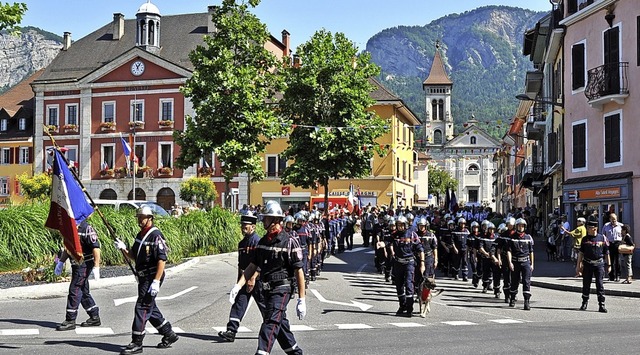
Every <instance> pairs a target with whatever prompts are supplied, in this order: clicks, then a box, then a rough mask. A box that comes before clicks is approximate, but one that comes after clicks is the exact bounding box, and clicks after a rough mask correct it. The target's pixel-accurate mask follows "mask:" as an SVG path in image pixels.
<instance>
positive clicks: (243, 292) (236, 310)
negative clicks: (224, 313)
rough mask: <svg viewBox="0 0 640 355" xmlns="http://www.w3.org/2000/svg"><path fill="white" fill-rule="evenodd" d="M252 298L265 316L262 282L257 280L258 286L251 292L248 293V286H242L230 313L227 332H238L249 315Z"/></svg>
mask: <svg viewBox="0 0 640 355" xmlns="http://www.w3.org/2000/svg"><path fill="white" fill-rule="evenodd" d="M251 297H253V300H254V301H255V302H256V305H257V306H258V310H259V311H260V314H264V299H262V282H260V281H259V280H256V284H255V286H254V287H253V290H251V292H248V291H247V285H244V286H242V288H241V289H240V291H239V292H238V295H237V296H236V299H235V301H234V302H233V305H232V306H231V311H230V312H229V322H228V323H227V330H229V331H232V332H234V333H237V332H238V328H239V327H240V322H241V321H242V318H244V315H245V314H246V313H247V308H248V307H249V301H250V300H251Z"/></svg>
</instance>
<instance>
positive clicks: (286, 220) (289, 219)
mask: <svg viewBox="0 0 640 355" xmlns="http://www.w3.org/2000/svg"><path fill="white" fill-rule="evenodd" d="M287 223H295V220H294V219H293V217H292V216H291V215H290V214H288V215H286V217H284V224H287Z"/></svg>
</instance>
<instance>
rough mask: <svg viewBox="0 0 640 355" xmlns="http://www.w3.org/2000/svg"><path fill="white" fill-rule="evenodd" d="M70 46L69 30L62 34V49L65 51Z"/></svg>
mask: <svg viewBox="0 0 640 355" xmlns="http://www.w3.org/2000/svg"><path fill="white" fill-rule="evenodd" d="M69 47H71V32H65V33H64V35H63V36H62V50H63V51H66V50H67V49H69Z"/></svg>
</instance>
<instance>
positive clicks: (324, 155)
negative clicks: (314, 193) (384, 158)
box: [279, 30, 388, 193]
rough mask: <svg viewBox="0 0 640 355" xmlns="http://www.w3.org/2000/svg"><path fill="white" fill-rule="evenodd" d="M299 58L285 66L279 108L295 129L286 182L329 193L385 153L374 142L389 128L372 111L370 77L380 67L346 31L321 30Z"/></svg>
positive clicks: (364, 172)
mask: <svg viewBox="0 0 640 355" xmlns="http://www.w3.org/2000/svg"><path fill="white" fill-rule="evenodd" d="M297 54H298V55H299V56H300V61H301V65H299V66H293V67H289V68H286V70H285V82H286V89H285V92H284V97H283V99H282V100H281V101H280V104H279V109H280V113H281V115H282V116H283V117H284V118H285V119H286V120H290V121H291V122H293V126H292V127H294V128H293V131H292V132H291V134H290V136H289V142H288V143H289V146H288V148H287V149H286V150H285V151H284V153H283V156H284V158H286V159H288V160H293V163H292V164H291V165H289V166H288V167H287V168H286V169H285V170H284V172H283V175H282V181H283V183H284V184H289V183H290V184H293V185H295V186H299V187H303V188H311V187H314V186H316V184H320V185H322V186H324V187H325V193H327V192H328V188H327V187H328V183H329V180H330V179H339V178H359V177H362V176H365V175H368V174H370V163H369V162H370V159H371V158H372V156H373V153H374V150H376V149H377V150H378V152H379V153H382V152H381V151H380V148H379V145H378V144H376V139H378V138H379V137H381V136H382V135H383V134H384V133H385V132H386V131H387V130H388V125H387V122H385V121H384V120H383V119H381V118H379V117H378V116H377V115H376V114H375V113H374V112H372V111H369V110H368V108H370V107H371V106H372V105H373V104H374V103H375V101H374V100H373V99H371V97H370V93H371V92H372V90H373V89H374V87H373V86H372V84H371V83H370V81H369V79H370V78H371V77H374V76H375V75H377V74H378V73H379V71H380V69H379V68H378V66H377V65H375V64H374V63H372V62H371V57H370V56H369V54H367V53H363V54H361V55H358V48H357V47H356V46H355V44H354V43H353V42H352V41H350V40H349V39H347V37H346V36H345V35H344V34H342V33H336V34H335V35H332V34H331V32H328V31H324V30H321V31H318V32H316V33H315V34H314V35H313V36H312V38H311V39H310V40H309V41H307V42H306V43H304V44H302V45H301V46H300V47H298V48H297ZM311 126H312V127H311ZM363 147H364V148H363ZM367 147H373V149H370V148H369V149H368V148H367Z"/></svg>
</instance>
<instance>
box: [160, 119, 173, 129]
mask: <svg viewBox="0 0 640 355" xmlns="http://www.w3.org/2000/svg"><path fill="white" fill-rule="evenodd" d="M158 126H159V127H160V129H162V128H173V121H172V120H160V121H158Z"/></svg>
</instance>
